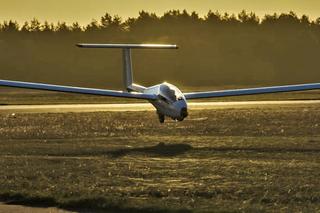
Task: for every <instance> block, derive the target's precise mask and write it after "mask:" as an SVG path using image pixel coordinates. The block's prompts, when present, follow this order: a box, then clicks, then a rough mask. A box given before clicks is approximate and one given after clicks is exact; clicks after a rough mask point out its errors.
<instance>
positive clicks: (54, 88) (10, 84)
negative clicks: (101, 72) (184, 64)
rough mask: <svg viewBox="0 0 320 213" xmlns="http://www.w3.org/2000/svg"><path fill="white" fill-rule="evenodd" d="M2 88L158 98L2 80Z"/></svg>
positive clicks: (138, 94) (147, 96)
mask: <svg viewBox="0 0 320 213" xmlns="http://www.w3.org/2000/svg"><path fill="white" fill-rule="evenodd" d="M0 86H7V87H18V88H26V89H37V90H49V91H57V92H69V93H80V94H87V95H100V96H112V97H121V98H136V99H146V100H154V99H156V98H157V97H156V95H152V94H144V93H134V92H130V93H129V92H123V91H115V90H104V89H93V88H84V87H71V86H60V85H53V84H41V83H31V82H22V81H8V80H0Z"/></svg>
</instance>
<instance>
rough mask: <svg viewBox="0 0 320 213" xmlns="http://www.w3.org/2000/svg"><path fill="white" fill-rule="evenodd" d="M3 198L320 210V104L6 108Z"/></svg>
mask: <svg viewBox="0 0 320 213" xmlns="http://www.w3.org/2000/svg"><path fill="white" fill-rule="evenodd" d="M0 171H1V173H0V200H2V201H6V202H11V203H20V204H26V205H35V206H38V205H40V206H59V207H61V208H64V209H73V210H80V209H81V210H83V209H86V210H88V211H99V210H100V211H102V212H105V211H110V212H170V211H173V212H175V211H181V212H186V211H194V212H203V211H209V212H221V211H224V212H242V211H246V212H250V211H252V212H257V211H259V212H267V211H268V212H269V211H275V212H317V211H320V181H319V177H320V106H319V105H306V106H304V105H297V106H265V107H259V108H255V107H252V108H244V109H218V110H209V111H204V110H203V111H191V113H190V117H189V118H188V119H187V120H185V121H184V122H180V123H176V122H171V121H169V122H167V123H165V124H163V125H161V124H159V123H158V120H157V118H156V115H155V113H154V112H99V113H64V114H53V113H52V114H50V113H48V114H14V115H13V114H1V115H0Z"/></svg>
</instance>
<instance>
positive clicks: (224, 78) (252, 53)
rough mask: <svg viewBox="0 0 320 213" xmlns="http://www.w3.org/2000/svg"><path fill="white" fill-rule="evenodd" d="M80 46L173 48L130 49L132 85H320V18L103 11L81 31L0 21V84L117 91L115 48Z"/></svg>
mask: <svg viewBox="0 0 320 213" xmlns="http://www.w3.org/2000/svg"><path fill="white" fill-rule="evenodd" d="M79 42H86V43H96V42H98V43H173V44H178V45H179V47H180V49H179V50H133V65H134V72H135V74H134V77H135V80H136V82H137V83H141V84H144V85H146V86H148V85H151V84H155V83H159V82H162V81H169V82H172V83H174V84H178V85H180V86H199V85H202V86H212V85H271V84H294V83H307V82H320V57H319V56H320V18H318V19H317V20H312V21H311V20H310V19H309V18H308V17H307V16H305V15H304V16H301V17H298V16H297V15H296V14H295V13H293V12H290V13H286V14H273V15H266V16H264V17H258V16H257V15H255V14H254V13H247V12H245V11H242V12H241V13H239V14H237V15H234V14H227V13H225V14H221V13H219V12H212V11H209V12H208V14H207V15H206V16H205V17H199V15H198V14H197V13H196V12H192V13H189V12H187V11H178V10H172V11H169V12H166V13H165V14H163V15H162V16H157V15H155V14H153V13H148V12H145V11H142V12H140V14H139V16H138V17H137V18H128V19H127V20H122V19H121V18H120V17H118V16H110V15H109V14H108V13H106V14H105V15H104V16H102V17H101V19H100V20H92V22H91V23H90V24H88V25H87V26H80V25H79V24H78V23H73V24H72V25H68V24H66V23H65V22H60V23H56V24H53V23H48V22H44V23H40V22H39V21H38V20H37V19H33V20H31V21H30V22H25V23H24V24H21V25H19V24H18V23H17V22H15V21H3V22H2V23H1V25H0V55H1V57H0V79H14V80H23V81H35V82H45V83H55V84H71V85H78V86H96V87H101V88H105V87H107V88H121V86H122V80H121V74H122V71H121V69H122V62H121V57H122V55H121V50H111V49H95V50H94V49H80V48H77V47H76V46H75V44H76V43H79Z"/></svg>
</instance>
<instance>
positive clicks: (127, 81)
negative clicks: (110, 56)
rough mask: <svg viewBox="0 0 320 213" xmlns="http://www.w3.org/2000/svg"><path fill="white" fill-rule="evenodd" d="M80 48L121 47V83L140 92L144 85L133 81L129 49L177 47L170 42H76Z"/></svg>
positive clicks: (128, 88)
mask: <svg viewBox="0 0 320 213" xmlns="http://www.w3.org/2000/svg"><path fill="white" fill-rule="evenodd" d="M77 46H78V47H82V48H122V49H123V84H124V86H125V89H126V90H127V91H138V92H142V91H143V90H144V89H145V87H143V86H140V85H137V84H134V83H133V74H132V60H131V49H177V48H178V47H177V45H170V44H77Z"/></svg>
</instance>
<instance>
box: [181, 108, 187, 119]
mask: <svg viewBox="0 0 320 213" xmlns="http://www.w3.org/2000/svg"><path fill="white" fill-rule="evenodd" d="M180 115H181V117H183V118H185V117H187V116H188V109H187V107H182V108H181V112H180Z"/></svg>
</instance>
